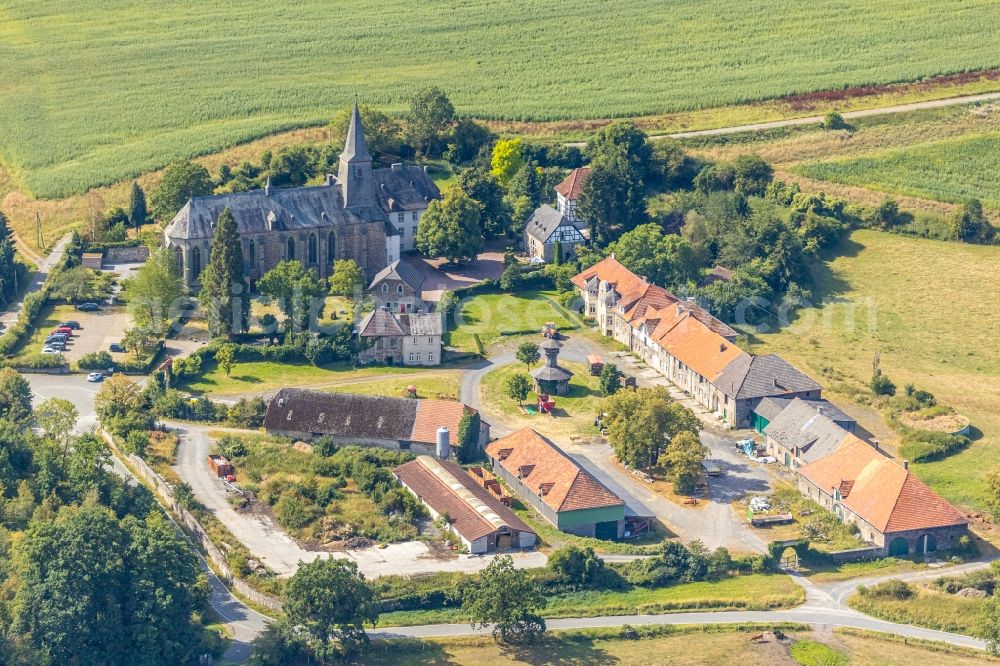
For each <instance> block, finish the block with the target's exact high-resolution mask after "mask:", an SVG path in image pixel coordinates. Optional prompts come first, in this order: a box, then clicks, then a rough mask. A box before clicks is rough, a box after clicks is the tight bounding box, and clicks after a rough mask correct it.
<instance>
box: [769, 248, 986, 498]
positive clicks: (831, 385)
mask: <svg viewBox="0 0 1000 666" xmlns="http://www.w3.org/2000/svg"><path fill="white" fill-rule="evenodd" d="M834 254H835V256H836V259H834V260H832V261H830V262H828V263H824V264H822V265H818V266H817V267H816V282H817V288H816V293H817V297H816V299H815V301H816V302H817V303H818V305H817V306H815V307H811V308H807V309H804V310H802V311H800V313H799V316H798V318H797V319H796V320H795V321H794V322H793V323H792V324H791V325H790V326H787V327H785V328H784V329H782V330H780V331H778V332H774V333H765V334H760V335H757V336H755V337H754V339H753V344H752V348H753V352H754V353H757V354H762V353H778V354H781V355H782V356H784V357H785V358H787V359H788V360H789V361H791V362H792V363H793V364H795V365H796V366H797V367H799V368H800V369H802V370H803V371H805V372H806V373H808V374H810V375H812V376H813V377H815V378H816V379H817V380H819V381H821V382H822V383H823V384H824V385H825V386H826V387H827V394H828V395H829V396H830V397H831V398H833V399H834V400H838V401H848V402H849V401H855V402H859V403H862V404H863V403H865V401H866V400H867V397H868V396H869V395H870V393H869V392H868V389H867V388H866V384H867V382H868V380H869V379H870V377H871V367H872V366H871V364H872V357H873V354H874V353H876V352H878V353H879V354H880V355H881V368H882V370H883V372H885V373H886V374H887V375H888V376H889V377H890V378H891V379H892V380H893V381H894V382H895V383H896V385H897V386H899V387H902V386H903V385H904V384H906V383H908V382H913V383H914V384H916V385H917V386H918V387H919V388H922V389H926V390H929V391H931V392H932V393H933V394H934V395H935V396H936V397H937V400H938V402H939V403H941V404H945V405H951V406H953V407H954V408H955V409H956V410H958V411H959V412H960V413H962V414H965V415H966V416H968V417H969V418H970V419H971V420H972V424H973V426H974V427H975V428H976V429H977V434H976V441H975V442H974V443H973V444H972V446H969V447H968V448H966V449H965V450H963V451H962V452H960V453H957V454H955V455H952V456H950V457H948V458H946V459H944V460H940V461H936V462H929V463H921V464H915V465H912V466H911V469H913V470H914V471H916V473H917V474H918V475H919V476H920V477H921V478H922V479H923V480H924V481H926V482H927V483H929V484H930V485H931V486H932V487H933V488H934V489H935V490H937V491H938V492H939V493H941V494H942V495H943V496H944V497H945V498H947V499H949V500H951V501H954V502H958V503H960V504H965V505H972V506H978V507H981V506H982V494H983V492H984V484H983V476H984V475H985V474H986V472H988V471H989V470H990V469H992V468H993V467H994V466H995V465H996V461H997V459H998V454H1000V347H998V346H997V345H994V344H989V342H988V341H990V340H994V339H995V338H996V321H997V320H996V313H997V312H998V311H1000V290H998V289H996V287H995V284H991V281H990V279H989V278H987V277H986V276H992V275H995V271H996V266H997V265H1000V247H983V246H971V245H963V244H958V243H949V242H941V241H931V240H921V239H913V238H907V237H902V236H897V235H892V234H883V233H879V232H874V231H856V232H854V233H853V234H852V235H851V237H850V238H849V239H847V240H845V241H843V242H842V244H841V245H840V246H839V247H837V248H836V249H835V253H834ZM851 306H856V309H855V311H854V317H853V322H852V318H851V316H850V312H851ZM772 325H773V322H772ZM979 432H981V436H980V435H979V434H978V433H979ZM890 444H891V443H890Z"/></svg>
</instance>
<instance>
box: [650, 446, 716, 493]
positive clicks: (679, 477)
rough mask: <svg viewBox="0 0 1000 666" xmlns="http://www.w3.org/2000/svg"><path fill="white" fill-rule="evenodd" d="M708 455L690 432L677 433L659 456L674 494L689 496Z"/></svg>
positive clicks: (705, 449) (706, 450)
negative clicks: (672, 483)
mask: <svg viewBox="0 0 1000 666" xmlns="http://www.w3.org/2000/svg"><path fill="white" fill-rule="evenodd" d="M707 455H708V449H707V448H706V447H705V446H704V445H703V444H702V443H701V440H700V439H698V435H696V434H693V433H691V432H681V433H678V434H677V435H676V436H675V437H674V438H673V439H672V440H671V441H670V444H669V445H668V446H667V450H666V451H665V452H664V453H663V454H662V455H661V456H660V464H661V465H663V466H665V467H666V468H667V470H668V474H669V475H670V477H671V478H672V479H673V480H674V492H676V493H679V494H690V493H691V491H693V490H694V485H695V483H696V482H697V481H698V477H699V476H700V474H701V463H702V461H703V460H705V457H706V456H707Z"/></svg>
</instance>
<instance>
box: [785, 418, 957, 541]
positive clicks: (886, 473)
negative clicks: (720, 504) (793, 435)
mask: <svg viewBox="0 0 1000 666" xmlns="http://www.w3.org/2000/svg"><path fill="white" fill-rule="evenodd" d="M798 472H799V480H798V484H799V491H800V492H801V493H802V494H803V495H806V496H807V497H809V498H810V499H812V500H814V501H816V502H818V503H819V504H820V505H822V506H823V507H825V508H827V509H828V510H830V511H831V512H833V514H834V515H836V516H837V517H838V518H839V519H840V520H841V521H843V522H845V523H848V524H851V525H856V526H857V527H858V530H859V532H860V535H861V538H862V539H864V540H865V541H868V542H869V543H871V544H873V546H875V547H876V548H877V549H878V550H877V554H878V555H879V556H900V555H908V554H927V553H932V552H934V551H936V550H939V549H944V548H950V547H952V546H954V545H956V542H957V540H958V539H959V538H960V537H962V536H963V535H965V534H966V533H967V532H968V521H967V520H966V518H965V516H963V515H962V514H961V513H960V512H959V511H958V510H957V509H956V508H955V507H953V506H952V505H951V504H949V503H948V502H946V501H945V500H944V499H942V498H941V497H940V496H939V495H937V494H936V493H935V492H934V491H933V490H931V489H930V488H928V487H927V486H926V485H925V484H924V482H923V481H921V480H920V479H918V478H917V477H916V476H915V475H914V474H913V473H911V472H910V470H909V465H908V464H907V463H906V462H904V463H903V464H902V465H900V464H898V463H896V462H895V461H894V460H892V459H890V458H888V457H887V456H885V455H884V454H883V453H882V452H881V451H879V450H878V449H876V448H875V447H873V446H871V445H869V444H867V443H866V442H864V441H862V440H861V439H858V438H857V437H855V436H854V435H850V434H848V435H847V436H846V439H845V441H844V442H843V443H842V444H841V445H840V446H839V448H837V450H836V451H834V452H833V453H831V454H829V455H827V456H825V457H823V458H820V459H819V460H817V461H815V462H812V463H809V464H808V465H804V466H802V467H801V468H799V470H798Z"/></svg>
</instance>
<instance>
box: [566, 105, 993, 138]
mask: <svg viewBox="0 0 1000 666" xmlns="http://www.w3.org/2000/svg"><path fill="white" fill-rule="evenodd" d="M994 100H1000V92H992V93H982V94H978V95H962V96H960V97H946V98H944V99H931V100H926V101H923V102H911V103H909V104H893V105H891V106H880V107H876V108H874V109H861V110H859V111H845V112H844V113H842V114H840V115H842V116H843V117H844V119H845V120H851V119H853V118H869V117H871V116H885V115H890V114H894V113H906V112H908V111H920V110H921V109H940V108H944V107H949V106H961V105H963V104H975V103H976V102H991V101H994ZM821 122H823V116H806V117H803V118H787V119H785V120H771V121H768V122H762V123H749V124H747V125H731V126H729V127H715V128H712V129H702V130H691V131H689V132H673V133H669V134H652V135H650V137H649V138H650V140H657V139H687V138H691V137H697V136H722V135H726V134H740V133H742V132H756V131H761V130H770V129H778V128H781V127H799V126H802V125H818V124H820V123H821ZM566 145H567V146H575V147H577V148H583V147H585V146H586V145H587V143H586V142H585V141H576V142H572V143H567V144H566Z"/></svg>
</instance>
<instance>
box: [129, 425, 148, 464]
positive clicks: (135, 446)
mask: <svg viewBox="0 0 1000 666" xmlns="http://www.w3.org/2000/svg"><path fill="white" fill-rule="evenodd" d="M147 446H149V435H148V434H146V433H145V432H143V431H142V430H132V431H130V432H129V433H128V434H127V435H125V452H126V453H131V454H132V455H136V456H139V457H140V458H142V457H144V456H145V455H146V447H147Z"/></svg>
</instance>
